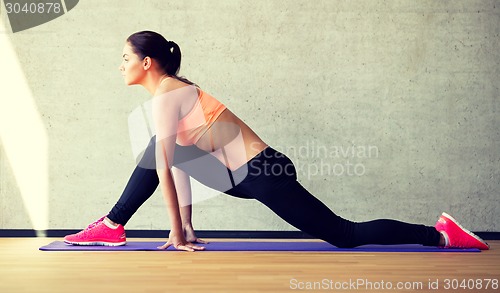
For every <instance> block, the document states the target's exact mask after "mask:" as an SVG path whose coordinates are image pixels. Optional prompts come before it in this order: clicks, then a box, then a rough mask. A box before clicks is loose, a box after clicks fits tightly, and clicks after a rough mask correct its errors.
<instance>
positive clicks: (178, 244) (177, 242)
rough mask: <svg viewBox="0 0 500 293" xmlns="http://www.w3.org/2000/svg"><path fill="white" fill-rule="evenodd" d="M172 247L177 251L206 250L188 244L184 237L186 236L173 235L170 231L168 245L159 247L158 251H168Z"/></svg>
mask: <svg viewBox="0 0 500 293" xmlns="http://www.w3.org/2000/svg"><path fill="white" fill-rule="evenodd" d="M170 246H174V247H175V249H177V250H184V251H196V250H205V247H203V246H198V245H195V244H193V243H191V242H188V241H187V240H186V238H185V237H184V235H182V234H177V233H173V232H172V231H170V234H169V236H168V240H167V243H165V244H163V245H162V246H158V247H157V248H158V249H167V248H169V247H170Z"/></svg>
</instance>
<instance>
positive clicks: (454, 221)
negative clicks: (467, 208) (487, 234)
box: [442, 213, 490, 249]
mask: <svg viewBox="0 0 500 293" xmlns="http://www.w3.org/2000/svg"><path fill="white" fill-rule="evenodd" d="M442 215H443V216H445V217H446V218H447V219H449V220H451V221H452V222H453V223H455V224H456V225H457V226H458V227H460V229H462V230H463V231H464V232H465V233H467V234H469V235H470V236H472V237H474V238H475V239H476V240H477V241H479V242H481V243H482V244H484V245H486V246H487V247H488V249H489V248H490V245H489V244H488V243H486V242H484V240H483V239H481V238H479V236H477V235H476V234H474V233H472V232H471V231H469V230H467V229H465V228H464V227H462V225H460V224H459V223H458V222H457V220H455V219H454V218H453V217H452V216H450V215H448V214H447V213H443V214H442Z"/></svg>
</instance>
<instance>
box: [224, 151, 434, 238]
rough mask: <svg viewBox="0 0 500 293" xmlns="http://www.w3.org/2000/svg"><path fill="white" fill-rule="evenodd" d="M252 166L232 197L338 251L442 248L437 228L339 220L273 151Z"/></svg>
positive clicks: (282, 156) (293, 169)
mask: <svg viewBox="0 0 500 293" xmlns="http://www.w3.org/2000/svg"><path fill="white" fill-rule="evenodd" d="M248 165H249V170H248V176H247V177H246V178H245V180H243V181H242V182H241V183H240V184H238V185H237V186H236V187H235V188H234V190H231V191H230V192H229V193H231V192H237V193H239V194H246V195H248V196H251V197H253V198H255V199H257V200H258V201H260V202H262V203H263V204H265V205H266V206H267V207H269V208H270V209H271V210H273V211H274V212H275V213H276V214H277V215H278V216H280V217H281V218H283V219H284V220H285V221H287V222H288V223H290V224H291V225H293V226H295V227H296V228H298V229H300V230H302V231H304V232H306V233H308V234H310V235H311V236H314V237H317V238H320V239H323V240H325V241H327V242H329V243H331V244H333V245H335V246H337V247H355V246H359V245H363V244H405V243H412V244H423V245H429V246H437V245H438V244H439V239H440V233H439V232H438V231H437V230H436V229H435V228H434V227H427V226H424V225H415V224H408V223H403V222H399V221H394V220H376V221H371V222H363V223H354V222H351V221H348V220H345V219H343V218H341V217H339V216H338V215H336V214H335V213H333V212H332V211H331V210H330V209H329V208H328V207H327V206H326V205H324V204H323V203H322V202H321V201H320V200H318V199H317V198H315V197H314V196H313V195H311V194H310V193H309V192H308V191H307V190H306V189H305V188H304V187H302V186H301V185H300V183H299V182H298V181H297V177H296V171H295V167H294V166H293V163H292V162H291V161H290V159H288V158H287V157H286V156H284V155H283V154H281V153H279V152H276V151H275V150H273V149H272V148H267V149H266V150H265V151H264V152H263V153H261V154H260V155H259V156H257V157H255V158H254V159H252V160H251V161H250V162H249V164H248Z"/></svg>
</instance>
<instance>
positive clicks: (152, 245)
mask: <svg viewBox="0 0 500 293" xmlns="http://www.w3.org/2000/svg"><path fill="white" fill-rule="evenodd" d="M164 243H165V242H143V241H130V242H127V244H126V245H123V246H83V245H82V246H80V245H68V244H66V243H64V242H63V241H54V242H52V243H50V244H48V245H46V246H42V247H40V250H43V251H163V250H160V249H157V248H156V247H158V246H161V245H163V244H164ZM200 246H205V251H302V252H304V251H310V252H315V251H330V252H339V251H347V252H480V250H479V249H475V248H473V249H456V248H439V247H434V246H422V245H418V244H404V245H364V246H359V247H356V248H337V247H335V246H332V245H330V244H328V243H326V242H270V241H267V242H248V241H247V242H210V243H209V244H200ZM167 251H177V250H175V249H174V248H173V247H169V248H168V249H167Z"/></svg>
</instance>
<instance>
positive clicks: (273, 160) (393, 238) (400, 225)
mask: <svg viewBox="0 0 500 293" xmlns="http://www.w3.org/2000/svg"><path fill="white" fill-rule="evenodd" d="M180 63H181V52H180V49H179V46H178V45H177V44H175V43H174V42H171V41H167V40H166V39H165V38H163V37H162V36H161V35H159V34H157V33H155V32H150V31H143V32H138V33H135V34H133V35H131V36H130V37H129V38H128V39H127V42H126V44H125V46H124V49H123V62H122V64H121V66H120V71H121V72H122V74H123V76H124V79H125V83H126V84H127V85H134V84H140V85H142V86H144V87H145V88H146V90H148V91H149V92H150V93H151V94H152V95H153V96H154V98H153V120H154V125H155V128H156V137H153V139H152V141H151V142H150V144H149V146H148V148H147V149H146V151H145V153H144V156H143V157H142V159H141V161H140V162H139V164H138V166H137V167H136V169H135V171H134V173H133V174H132V177H131V178H130V180H129V183H128V184H127V187H126V188H125V191H124V193H123V194H122V196H121V198H120V199H119V201H118V202H117V204H116V205H115V206H114V207H113V209H112V210H111V211H110V213H109V214H108V215H107V216H105V217H103V218H101V219H99V220H98V221H96V222H95V223H93V224H91V225H89V226H88V227H87V228H86V229H85V230H83V231H81V232H79V233H77V234H74V235H68V236H66V237H65V242H67V243H69V244H76V245H123V244H125V243H126V238H125V231H124V228H123V226H124V225H125V224H126V223H127V221H128V220H129V219H130V217H131V216H132V215H133V213H134V212H135V211H136V210H137V208H139V206H140V205H142V204H143V203H144V202H145V201H146V200H147V199H148V198H149V197H150V196H151V194H152V193H153V192H154V190H155V189H156V187H157V186H158V184H159V185H160V188H161V191H162V194H163V198H164V200H165V203H166V206H167V210H168V214H169V218H170V223H171V225H172V227H171V230H170V235H169V238H168V241H167V242H166V243H165V244H164V245H163V246H161V247H160V248H163V249H166V248H168V247H169V246H172V245H173V246H174V247H175V248H176V249H179V250H186V251H195V250H203V249H204V247H202V246H198V245H195V244H193V242H202V243H203V241H202V240H199V239H198V238H196V236H195V233H194V230H193V228H192V225H191V190H190V188H189V176H191V177H193V178H195V179H197V180H199V181H200V182H202V183H204V184H206V185H208V186H210V187H212V188H215V189H217V190H219V191H222V192H225V193H227V194H229V195H233V196H237V197H242V198H248V199H256V200H258V201H260V202H262V203H263V204H264V205H266V206H267V207H269V208H270V209H271V210H273V211H274V212H275V213H276V214H277V215H278V216H280V217H281V218H283V219H284V220H285V221H287V222H288V223H290V224H291V225H293V226H294V227H296V228H298V229H300V230H302V231H304V232H306V233H308V234H310V235H311V236H314V237H317V238H319V239H322V240H324V241H327V242H329V243H331V244H332V245H335V246H337V247H356V246H360V245H364V244H407V243H408V244H410V243H413V244H422V245H427V246H441V247H464V248H472V247H475V248H480V249H488V248H489V246H488V244H487V243H485V242H484V241H483V240H481V239H480V238H479V237H477V236H476V235H474V234H472V233H471V232H469V231H468V230H466V229H464V228H462V227H461V226H460V225H459V224H458V223H457V222H456V221H455V220H454V219H453V218H452V217H451V216H449V215H447V214H445V213H443V214H442V215H441V217H440V218H439V220H438V222H437V223H436V226H435V227H428V226H424V225H416V224H409V223H404V222H400V221H395V220H387V219H381V220H375V221H370V222H361V223H355V222H351V221H348V220H345V219H343V218H341V217H339V216H337V215H336V214H334V213H333V212H332V211H331V210H330V209H329V208H328V207H326V206H325V205H324V204H323V203H322V202H320V201H319V200H318V199H317V198H315V197H314V196H313V195H311V194H310V193H309V192H308V191H307V190H306V189H304V188H303V187H302V186H301V185H300V184H299V182H298V181H297V177H296V172H295V168H294V166H293V163H292V162H291V161H290V159H288V158H287V157H286V156H285V155H283V154H281V153H279V152H277V151H276V150H274V149H273V148H271V147H269V146H268V145H267V144H266V143H265V142H263V141H262V140H261V139H260V138H259V137H258V136H257V135H256V134H255V132H254V131H253V130H252V129H250V128H249V127H248V126H247V125H246V124H245V123H244V122H243V121H241V120H240V119H239V118H238V117H237V116H236V115H234V114H233V113H232V112H231V111H230V110H228V109H227V108H226V107H225V106H224V105H223V104H221V103H220V102H219V101H217V100H216V99H215V98H213V97H212V96H210V95H209V94H207V93H206V92H204V91H203V90H202V89H200V88H198V87H197V86H196V85H194V84H193V83H192V82H190V81H189V80H187V79H185V78H181V77H179V76H178V71H179V68H180ZM196 163H199V164H196ZM203 167H205V168H203Z"/></svg>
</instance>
